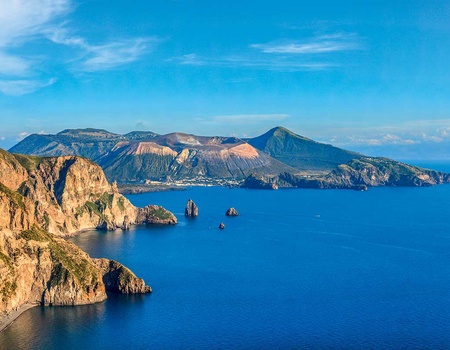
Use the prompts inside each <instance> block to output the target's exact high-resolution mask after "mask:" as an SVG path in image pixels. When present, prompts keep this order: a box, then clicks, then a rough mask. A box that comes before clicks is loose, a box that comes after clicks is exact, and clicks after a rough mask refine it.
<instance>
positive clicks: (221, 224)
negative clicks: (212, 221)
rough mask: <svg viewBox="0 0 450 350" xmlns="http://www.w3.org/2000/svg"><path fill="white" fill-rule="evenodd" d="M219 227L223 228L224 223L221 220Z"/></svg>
mask: <svg viewBox="0 0 450 350" xmlns="http://www.w3.org/2000/svg"><path fill="white" fill-rule="evenodd" d="M219 228H220V229H221V230H223V229H224V228H225V224H224V223H223V222H221V223H220V225H219Z"/></svg>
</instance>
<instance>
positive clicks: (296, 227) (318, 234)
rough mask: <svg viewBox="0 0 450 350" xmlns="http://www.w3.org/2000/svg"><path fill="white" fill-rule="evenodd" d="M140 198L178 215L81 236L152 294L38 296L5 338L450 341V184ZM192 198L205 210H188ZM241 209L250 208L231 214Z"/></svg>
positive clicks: (43, 341) (208, 190)
mask: <svg viewBox="0 0 450 350" xmlns="http://www.w3.org/2000/svg"><path fill="white" fill-rule="evenodd" d="M435 168H436V166H435ZM438 168H439V166H438ZM440 168H441V169H442V170H448V169H449V167H448V166H444V165H440ZM128 198H129V199H130V200H131V201H132V202H133V203H134V204H135V205H138V206H144V205H146V204H149V203H157V204H160V205H163V206H164V207H166V208H167V209H169V210H171V211H172V212H174V213H175V214H176V216H177V217H178V219H179V224H178V225H176V226H170V227H162V226H149V227H136V228H133V229H132V230H130V231H128V232H122V231H116V232H102V231H91V232H86V233H83V234H80V235H79V236H77V237H75V238H73V239H71V241H72V242H74V243H75V244H77V245H79V246H80V247H81V248H83V249H84V250H86V251H87V252H88V253H89V254H91V256H93V257H108V258H112V259H115V260H118V261H120V262H122V263H123V264H125V265H127V266H128V267H129V268H131V269H132V270H133V271H134V272H135V273H136V274H137V275H138V276H140V277H143V278H144V279H145V281H146V282H147V283H148V284H150V285H151V286H152V288H153V293H152V294H150V295H140V296H123V295H114V294H111V295H110V296H109V299H108V300H107V301H106V302H103V303H99V304H95V305H88V306H78V307H37V308H33V309H31V310H29V311H27V312H25V313H24V314H23V315H22V316H20V317H19V318H18V319H17V320H16V321H15V322H14V323H13V324H12V325H11V326H10V327H9V328H7V329H6V330H5V331H4V332H3V333H1V334H0V349H65V350H69V349H82V350H88V349H96V350H99V349H448V348H450V215H449V214H450V200H449V199H450V185H440V186H435V187H429V188H402V187H397V188H371V189H369V190H368V191H366V192H357V191H350V190H307V189H300V190H278V191H263V190H262V191H259V190H244V189H228V188H219V187H194V188H189V189H188V190H186V191H176V192H162V193H148V194H140V195H130V196H128ZM190 198H191V199H193V200H194V201H195V202H196V203H197V205H198V206H199V213H200V214H199V217H198V218H196V219H186V218H185V217H184V216H183V212H184V206H185V204H186V202H187V200H188V199H190ZM229 207H235V208H236V209H237V210H238V212H239V213H240V214H241V215H240V216H239V217H233V218H230V217H226V216H225V215H224V214H225V211H226V209H227V208H229ZM221 222H223V223H224V224H225V229H224V230H219V229H218V225H219V223H221Z"/></svg>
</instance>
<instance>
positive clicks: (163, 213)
mask: <svg viewBox="0 0 450 350" xmlns="http://www.w3.org/2000/svg"><path fill="white" fill-rule="evenodd" d="M152 215H153V216H154V217H157V218H158V219H161V220H166V219H170V218H171V217H172V214H171V212H170V211H167V210H166V209H164V208H163V207H158V209H156V210H154V211H153V212H152Z"/></svg>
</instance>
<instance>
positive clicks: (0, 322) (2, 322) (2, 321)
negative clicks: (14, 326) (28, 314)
mask: <svg viewBox="0 0 450 350" xmlns="http://www.w3.org/2000/svg"><path fill="white" fill-rule="evenodd" d="M35 306H38V304H25V305H22V306H21V307H20V308H18V309H17V310H13V311H11V312H10V313H9V314H8V315H6V316H0V332H2V331H3V330H4V329H6V328H7V327H8V326H9V325H10V324H11V323H13V322H14V321H15V320H16V319H17V317H19V316H20V315H22V314H23V313H24V312H25V311H27V310H28V309H31V308H32V307H35Z"/></svg>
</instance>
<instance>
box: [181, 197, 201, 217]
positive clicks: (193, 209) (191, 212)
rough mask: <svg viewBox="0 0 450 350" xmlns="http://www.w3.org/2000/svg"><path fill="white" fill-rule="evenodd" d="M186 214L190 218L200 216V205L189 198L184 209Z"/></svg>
mask: <svg viewBox="0 0 450 350" xmlns="http://www.w3.org/2000/svg"><path fill="white" fill-rule="evenodd" d="M184 216H186V217H189V218H195V217H197V216H198V207H197V205H196V204H195V203H194V201H193V200H192V199H189V200H188V202H187V203H186V209H184Z"/></svg>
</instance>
